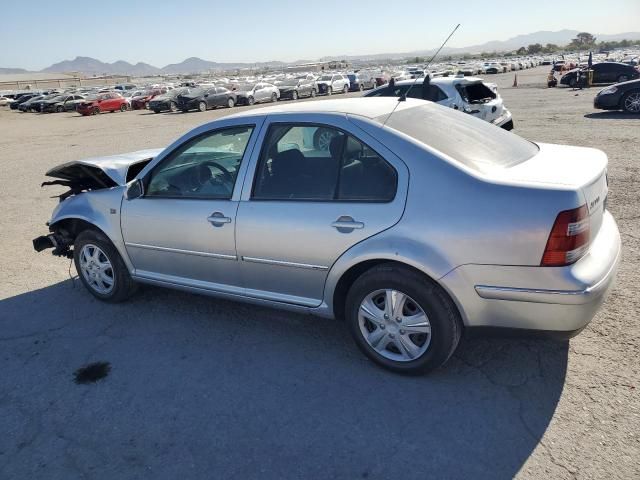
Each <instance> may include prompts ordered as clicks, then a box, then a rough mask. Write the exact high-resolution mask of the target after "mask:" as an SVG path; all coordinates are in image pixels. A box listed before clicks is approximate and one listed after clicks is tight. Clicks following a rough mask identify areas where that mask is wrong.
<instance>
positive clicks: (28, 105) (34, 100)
mask: <svg viewBox="0 0 640 480" xmlns="http://www.w3.org/2000/svg"><path fill="white" fill-rule="evenodd" d="M53 96H55V95H53ZM46 98H49V96H47V95H36V96H35V97H31V98H30V99H29V100H27V101H26V102H22V103H20V105H18V110H20V111H21V112H37V111H38V109H39V108H40V107H39V106H38V103H39V102H41V101H42V100H44V99H46Z"/></svg>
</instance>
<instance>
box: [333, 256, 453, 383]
mask: <svg viewBox="0 0 640 480" xmlns="http://www.w3.org/2000/svg"><path fill="white" fill-rule="evenodd" d="M384 289H394V290H398V291H400V292H402V293H404V294H406V295H408V296H409V297H410V298H411V299H412V300H414V301H415V302H416V304H417V305H418V306H419V307H420V308H421V309H422V310H423V311H424V313H425V314H426V315H427V318H428V320H429V324H430V326H431V333H430V339H429V345H428V347H427V349H426V351H424V352H423V353H422V354H421V355H420V356H418V357H417V358H415V359H413V360H408V361H397V360H391V359H389V358H386V357H384V356H383V355H381V354H380V353H378V352H377V351H376V350H375V349H374V348H373V347H371V346H370V345H369V343H368V342H367V341H366V340H365V338H364V336H363V334H362V332H361V329H360V324H359V319H358V312H359V310H360V304H361V302H362V301H363V299H364V298H365V297H366V296H367V295H369V294H370V293H372V292H375V291H376V290H384ZM345 317H346V321H347V324H348V327H349V330H350V331H351V335H352V336H353V338H354V340H355V342H356V345H358V348H360V350H361V351H362V352H363V353H364V354H365V355H366V356H367V357H369V358H370V359H371V360H373V361H374V362H375V363H377V364H378V365H380V366H382V367H384V368H387V369H389V370H393V371H395V372H400V373H408V374H421V373H426V372H429V371H431V370H434V369H436V368H438V367H440V366H441V365H443V364H444V363H445V362H446V361H447V360H448V359H449V358H450V357H451V355H453V352H454V351H455V349H456V348H457V346H458V343H459V341H460V337H461V335H462V321H461V319H460V314H459V313H458V310H457V308H456V306H455V304H454V303H453V301H452V300H451V298H450V297H449V295H447V293H446V292H445V291H444V290H443V289H442V287H440V286H439V285H438V284H437V283H435V282H434V281H432V280H430V279H428V278H427V277H426V276H424V275H422V274H420V273H419V272H416V271H415V270H413V269H410V268H408V267H404V266H401V265H397V264H394V263H385V264H381V265H378V266H376V267H373V268H372V269H370V270H368V271H367V272H365V273H364V274H362V275H361V276H360V277H359V278H358V279H356V281H355V282H354V283H353V285H352V286H351V288H350V289H349V293H348V294H347V299H346V303H345ZM392 320H393V319H392ZM389 328H391V327H389Z"/></svg>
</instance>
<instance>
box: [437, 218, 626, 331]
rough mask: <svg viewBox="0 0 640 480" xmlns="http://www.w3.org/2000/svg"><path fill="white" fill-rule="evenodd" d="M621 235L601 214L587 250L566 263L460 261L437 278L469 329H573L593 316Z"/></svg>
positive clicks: (609, 281) (610, 278)
mask: <svg viewBox="0 0 640 480" xmlns="http://www.w3.org/2000/svg"><path fill="white" fill-rule="evenodd" d="M620 254H621V243H620V233H619V231H618V227H617V225H616V223H615V220H614V219H613V217H612V216H611V214H610V213H609V212H605V214H604V217H603V222H602V226H601V227H600V230H599V232H598V234H597V236H596V237H595V239H594V240H593V242H592V244H591V247H590V249H589V252H588V253H587V254H586V255H585V256H584V257H583V258H582V259H580V260H579V261H578V262H576V263H575V264H573V265H569V266H567V267H519V266H499V265H464V266H461V267H458V268H456V269H455V270H453V271H452V272H450V273H449V274H447V275H446V276H445V277H443V278H442V279H440V282H441V284H442V285H443V286H444V287H445V288H446V289H447V290H448V291H449V292H450V293H451V295H452V297H453V298H454V300H455V301H456V303H457V305H458V307H459V309H460V311H461V314H462V316H463V319H464V322H465V325H466V326H468V327H500V328H509V329H524V330H535V331H546V332H556V333H557V332H565V333H568V334H569V335H570V334H571V333H572V332H575V331H579V330H580V329H582V328H584V327H585V326H586V325H587V324H588V323H589V322H590V321H591V320H592V319H593V317H594V316H595V314H596V313H597V311H598V309H599V308H600V306H601V305H602V303H603V302H604V301H605V299H606V297H607V294H608V292H609V291H610V289H611V288H612V286H613V284H614V280H615V276H616V272H617V269H618V264H619V262H620Z"/></svg>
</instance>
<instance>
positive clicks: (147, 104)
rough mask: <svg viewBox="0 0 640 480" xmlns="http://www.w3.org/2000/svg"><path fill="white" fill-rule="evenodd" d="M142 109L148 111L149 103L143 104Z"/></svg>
mask: <svg viewBox="0 0 640 480" xmlns="http://www.w3.org/2000/svg"><path fill="white" fill-rule="evenodd" d="M144 109H145V110H149V102H144Z"/></svg>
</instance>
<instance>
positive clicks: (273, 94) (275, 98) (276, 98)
mask: <svg viewBox="0 0 640 480" xmlns="http://www.w3.org/2000/svg"><path fill="white" fill-rule="evenodd" d="M277 101H278V94H277V93H275V92H273V93H272V94H271V103H275V102H277Z"/></svg>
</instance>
